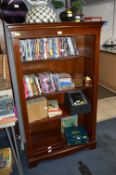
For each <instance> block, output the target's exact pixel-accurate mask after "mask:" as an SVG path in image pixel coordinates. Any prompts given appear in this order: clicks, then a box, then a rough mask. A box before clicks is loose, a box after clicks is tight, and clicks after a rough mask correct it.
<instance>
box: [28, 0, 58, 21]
mask: <svg viewBox="0 0 116 175" xmlns="http://www.w3.org/2000/svg"><path fill="white" fill-rule="evenodd" d="M27 1H28V3H29V4H31V5H32V9H31V10H30V11H28V13H27V15H26V23H52V22H57V21H58V20H57V15H56V13H55V12H54V11H53V9H52V8H50V7H48V6H47V0H44V1H42V0H35V1H33V0H27Z"/></svg>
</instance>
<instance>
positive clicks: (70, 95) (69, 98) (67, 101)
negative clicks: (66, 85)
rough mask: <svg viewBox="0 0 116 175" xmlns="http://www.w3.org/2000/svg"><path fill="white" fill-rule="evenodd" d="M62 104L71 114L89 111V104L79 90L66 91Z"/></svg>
mask: <svg viewBox="0 0 116 175" xmlns="http://www.w3.org/2000/svg"><path fill="white" fill-rule="evenodd" d="M64 105H65V107H66V109H67V110H68V111H69V112H70V114H71V115H75V114H79V113H87V112H90V111H91V104H90V103H89V102H88V100H87V98H86V97H85V95H84V93H83V92H82V91H81V90H78V91H70V92H66V93H65V97H64Z"/></svg>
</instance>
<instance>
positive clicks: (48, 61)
mask: <svg viewBox="0 0 116 175" xmlns="http://www.w3.org/2000/svg"><path fill="white" fill-rule="evenodd" d="M102 25H103V22H81V23H74V22H64V23H50V24H12V25H8V26H7V28H8V31H9V32H10V33H11V41H12V45H13V53H14V58H10V57H9V59H14V60H13V61H14V63H15V69H16V78H17V85H18V91H19V98H20V102H21V111H22V116H23V124H24V131H25V137H26V143H25V149H26V153H27V159H28V163H29V165H30V166H34V165H36V164H37V163H38V162H39V161H41V160H45V159H51V158H57V157H61V156H65V155H68V154H70V153H74V152H77V151H79V150H82V149H85V148H89V149H93V148H95V147H96V109H97V89H98V66H99V42H100V31H101V26H102ZM53 40H55V41H53ZM65 40H66V41H65ZM68 40H69V41H68ZM46 41H47V42H46ZM37 42H38V43H37ZM40 43H42V44H40ZM46 43H47V44H46ZM51 43H52V49H51V46H50V44H51ZM62 45H63V46H62ZM37 47H38V48H37ZM37 49H39V51H38V54H37V55H36V51H37ZM40 49H42V51H43V52H42V53H41V52H40ZM65 51H66V53H65ZM56 52H57V53H56ZM40 53H41V55H40V56H38V55H39V54H40ZM48 55H49V56H48ZM45 73H46V74H47V75H46V76H50V75H51V76H52V78H51V79H50V80H51V81H52V83H53V84H55V83H56V84H59V81H55V80H53V77H54V75H56V74H57V75H58V76H59V75H60V74H62V73H65V74H68V76H69V77H68V78H69V79H70V77H73V75H75V74H81V75H82V77H83V80H84V78H85V77H89V78H90V79H91V85H90V86H86V84H85V82H84V81H83V83H82V85H81V86H75V85H74V83H73V78H72V82H71V84H70V86H66V88H64V89H61V86H60V87H58V88H55V89H54V90H53V89H52V90H49V91H48V89H47V90H42V88H44V89H46V88H47V86H46V84H45V85H44V84H42V83H40V84H39V85H40V89H39V90H38V91H37V92H36V91H35V93H34V90H32V95H29V92H28V90H29V87H28V86H26V87H25V78H24V77H29V76H31V75H34V76H35V75H36V76H39V78H40V75H42V76H43V75H44V74H45ZM39 78H38V79H39ZM55 78H56V77H55ZM69 79H68V80H69ZM42 80H43V78H42ZM47 80H48V79H47ZM39 81H40V79H39V80H38V82H39ZM36 85H37V84H36ZM29 86H30V85H29ZM26 88H27V89H28V90H27V91H26ZM31 88H32V86H31ZM36 88H37V87H36ZM52 88H53V87H52ZM78 90H79V91H81V92H83V93H84V94H85V96H86V98H87V99H88V101H89V103H90V104H91V110H90V111H89V112H80V113H79V114H78V125H79V126H82V127H84V128H85V129H86V131H87V134H88V137H89V141H88V142H87V143H86V144H75V145H68V144H67V142H66V139H65V137H64V134H63V133H62V132H61V119H62V118H66V117H69V116H70V115H71V114H70V112H69V110H68V109H67V108H66V105H64V99H65V95H66V93H68V92H70V93H71V92H72V91H73V92H78ZM40 91H41V92H40ZM26 93H27V94H26ZM41 99H42V100H43V103H41V102H42V100H41ZM44 99H47V100H54V99H55V100H57V101H58V104H59V106H60V109H61V110H62V114H60V115H58V116H55V117H48V116H46V114H45V115H43V114H42V112H39V111H40V110H41V108H42V104H44V105H45V104H47V102H45V101H44ZM36 102H38V104H39V102H40V106H39V107H37V106H36V107H35V108H32V110H33V113H35V115H36V116H40V115H42V116H44V117H42V118H41V116H40V118H39V119H38V120H35V121H31V122H30V121H29V111H31V109H30V107H28V104H29V105H32V104H36ZM44 102H45V103H44ZM45 106H46V105H45ZM45 106H44V107H45ZM28 108H29V109H30V110H29V111H28ZM34 109H35V110H34ZM45 109H46V110H47V108H45ZM36 110H38V111H36ZM31 112H32V111H31ZM77 113H78V112H77ZM37 114H38V115H37Z"/></svg>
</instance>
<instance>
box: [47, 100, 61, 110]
mask: <svg viewBox="0 0 116 175" xmlns="http://www.w3.org/2000/svg"><path fill="white" fill-rule="evenodd" d="M58 109H59V105H58V101H57V100H48V112H54V111H57V110H58Z"/></svg>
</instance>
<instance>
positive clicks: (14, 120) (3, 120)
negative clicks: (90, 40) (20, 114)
mask: <svg viewBox="0 0 116 175" xmlns="http://www.w3.org/2000/svg"><path fill="white" fill-rule="evenodd" d="M16 121H17V118H16V116H10V117H4V118H2V119H1V120H0V125H2V124H5V123H10V122H16Z"/></svg>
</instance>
